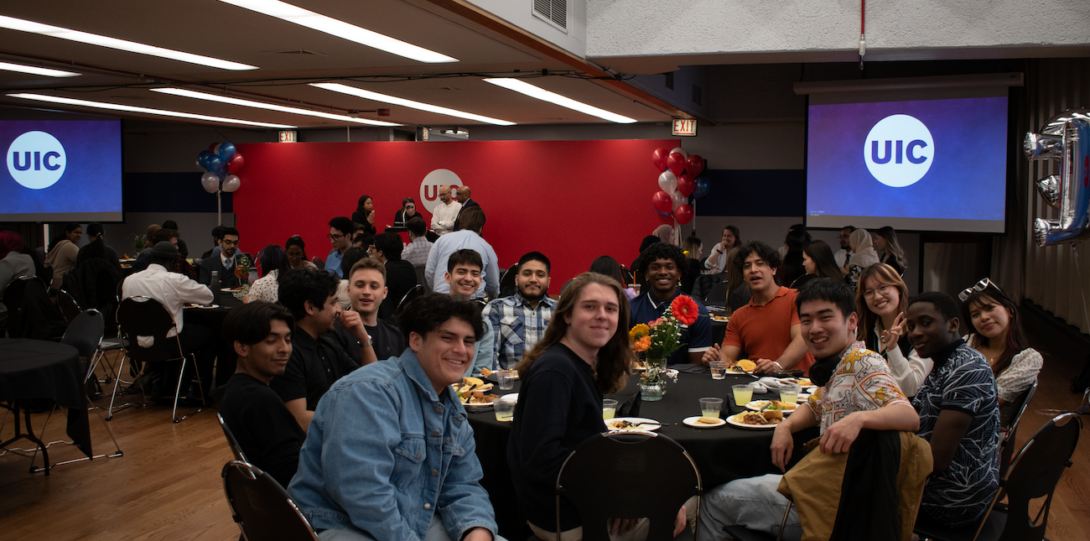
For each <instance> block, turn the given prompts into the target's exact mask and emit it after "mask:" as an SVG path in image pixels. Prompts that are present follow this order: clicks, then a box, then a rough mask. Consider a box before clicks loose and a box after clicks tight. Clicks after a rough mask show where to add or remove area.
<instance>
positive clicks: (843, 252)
mask: <svg viewBox="0 0 1090 541" xmlns="http://www.w3.org/2000/svg"><path fill="white" fill-rule="evenodd" d="M852 233H855V226H851V225H846V226H844V227H842V228H840V233H839V234H837V237H836V238H837V241H839V242H840V250H837V252H836V253H835V254H833V257H834V258H836V266H837V267H840V274H841V275H844V276H846V275H847V274H848V258H849V257H851V255H852V240H851V239H852Z"/></svg>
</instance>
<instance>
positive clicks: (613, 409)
mask: <svg viewBox="0 0 1090 541" xmlns="http://www.w3.org/2000/svg"><path fill="white" fill-rule="evenodd" d="M615 415H617V401H616V400H613V399H612V398H607V399H605V400H602V419H603V420H606V421H608V420H610V419H612V418H613V417H614V416H615Z"/></svg>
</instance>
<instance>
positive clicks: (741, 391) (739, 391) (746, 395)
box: [716, 385, 753, 417]
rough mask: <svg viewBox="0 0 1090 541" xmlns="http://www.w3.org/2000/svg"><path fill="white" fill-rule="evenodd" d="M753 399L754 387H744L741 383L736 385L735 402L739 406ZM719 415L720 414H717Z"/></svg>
mask: <svg viewBox="0 0 1090 541" xmlns="http://www.w3.org/2000/svg"><path fill="white" fill-rule="evenodd" d="M752 400H753V387H749V386H746V387H744V388H742V386H741V385H735V386H734V403H735V404H738V405H739V406H744V405H746V404H748V403H750V401H752ZM716 417H718V415H716Z"/></svg>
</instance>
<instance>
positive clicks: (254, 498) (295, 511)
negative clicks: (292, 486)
mask: <svg viewBox="0 0 1090 541" xmlns="http://www.w3.org/2000/svg"><path fill="white" fill-rule="evenodd" d="M223 491H224V492H225V493H227V502H228V503H229V504H230V505H231V518H233V519H234V520H235V522H236V523H237V524H238V527H239V529H240V530H242V535H243V536H244V537H245V538H246V540H247V541H266V540H270V541H281V540H284V541H292V540H300V541H301V540H309V541H318V534H316V533H315V532H314V528H312V527H311V525H310V522H308V521H307V518H306V517H304V516H303V513H301V512H299V508H298V507H297V506H296V505H295V502H294V501H293V500H292V499H291V496H289V495H288V493H287V492H286V491H285V490H284V488H283V487H281V486H280V484H279V483H277V482H276V480H275V479H273V478H272V476H271V475H268V474H266V473H265V472H263V471H261V469H260V468H258V467H257V466H253V465H251V464H248V463H246V462H242V461H238V460H232V461H231V462H228V463H227V464H225V465H224V466H223Z"/></svg>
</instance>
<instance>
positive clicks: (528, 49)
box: [0, 0, 676, 129]
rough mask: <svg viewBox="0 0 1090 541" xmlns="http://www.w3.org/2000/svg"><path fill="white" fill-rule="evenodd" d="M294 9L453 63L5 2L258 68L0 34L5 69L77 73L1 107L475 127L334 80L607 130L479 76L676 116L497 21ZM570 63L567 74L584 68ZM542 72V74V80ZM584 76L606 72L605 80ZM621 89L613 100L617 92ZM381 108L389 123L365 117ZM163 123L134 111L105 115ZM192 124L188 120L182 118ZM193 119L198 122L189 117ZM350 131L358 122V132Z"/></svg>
mask: <svg viewBox="0 0 1090 541" xmlns="http://www.w3.org/2000/svg"><path fill="white" fill-rule="evenodd" d="M292 3H293V4H294V5H297V6H299V7H304V8H306V9H309V10H311V11H314V12H317V13H321V14H323V15H327V16H329V17H333V18H335V19H339V20H342V21H345V22H348V23H351V24H354V25H357V26H360V27H363V28H366V29H368V30H372V31H375V32H379V33H381V34H385V35H387V36H390V37H393V38H396V39H400V40H402V41H406V42H409V43H412V44H414V45H417V46H420V47H424V48H426V49H430V50H433V51H436V52H439V53H441V54H444V55H447V56H450V57H453V58H456V59H457V60H458V61H457V62H448V63H423V62H419V61H416V60H411V59H408V58H404V57H401V56H397V55H394V54H391V53H387V52H384V51H381V50H378V49H374V48H371V47H368V46H365V45H361V44H358V43H355V42H352V41H348V40H346V39H342V38H339V37H335V36H332V35H329V34H326V33H322V32H319V31H316V30H312V29H310V28H306V27H303V26H299V25H296V24H292V23H289V22H285V21H282V20H280V19H277V18H274V17H271V16H268V15H264V14H261V13H257V12H254V11H250V10H247V9H243V8H240V7H236V6H234V5H230V4H228V3H225V2H220V1H216V0H173V1H171V2H147V1H144V0H112V1H110V2H87V1H81V0H54V1H41V2H21V3H7V4H5V6H4V7H3V8H0V15H2V16H7V17H13V18H18V19H25V20H29V21H33V22H36V23H41V24H48V25H53V26H58V27H64V28H69V29H74V30H79V31H83V32H89V33H94V34H100V35H104V36H109V37H112V38H118V39H124V40H129V41H134V42H138V43H144V44H149V45H154V46H157V47H162V48H166V49H174V50H178V51H184V52H187V53H193V54H198V55H204V56H208V57H213V58H218V59H221V60H228V61H231V62H237V63H241V64H247V65H251V66H257V67H258V68H259V69H254V70H239V71H235V70H227V69H218V68H212V67H207V66H202V65H197V64H191V63H187V62H182V61H178V60H171V59H166V58H159V57H156V56H149V55H144V54H137V53H132V52H125V51H120V50H115V49H110V48H106V47H101V46H96V45H90V44H85V43H79V42H74V41H67V40H63V39H58V38H55V37H50V36H45V35H38V34H33V33H28V32H22V31H17V30H11V29H6V28H0V62H12V63H22V64H32V65H35V66H40V67H45V68H53V69H62V70H68V71H74V72H78V73H80V74H81V75H80V76H79V77H67V78H51V77H44V76H38V75H28V74H23V73H15V72H9V71H0V103H2V104H5V105H15V106H20V107H41V108H47V109H53V110H67V111H76V112H94V113H99V114H102V113H103V111H101V110H94V109H88V108H84V107H80V106H74V105H59V104H52V103H39V102H34V101H28V100H25V99H21V98H15V97H11V96H10V94H13V93H19V92H26V93H37V94H46V95H52V96H63V97H68V98H74V99H82V100H90V101H100V102H109V103H115V104H123V105H129V106H136V107H145V108H153V109H168V110H174V111H183V112H187V113H195V114H201V115H213V116H222V117H229V118H236V119H242V120H248V121H254V122H267V123H276V124H287V125H292V126H299V127H332V126H344V125H346V124H348V123H346V122H344V121H340V120H328V119H323V118H315V117H310V116H301V115H297V114H291V113H284V112H276V111H267V110H260V109H253V108H249V107H242V106H238V105H231V104H223V103H217V102H209V101H203V100H195V99H192V98H186V97H179V96H172V95H167V94H161V93H157V92H152V91H151V90H150V89H151V88H157V87H169V86H174V87H184V88H188V89H192V90H197V91H202V92H210V93H215V94H219V95H228V96H232V97H236V98H242V99H250V100H255V101H263V102H267V103H275V104H279V105H289V106H296V107H300V108H304V109H311V110H317V111H323V112H329V113H335V114H341V115H345V114H349V112H350V111H353V110H355V111H360V113H359V117H360V118H366V119H373V120H381V121H386V122H395V123H398V124H403V125H406V126H408V127H410V129H411V127H412V126H413V125H426V126H452V125H460V126H472V125H475V124H478V122H476V121H472V120H464V119H460V118H454V117H451V116H447V115H442V114H437V113H432V112H425V111H421V110H417V109H411V108H406V107H403V106H398V105H391V104H388V103H380V102H377V101H371V100H367V99H363V98H360V97H355V96H349V95H344V94H339V93H335V92H331V91H328V90H323V89H319V88H315V87H312V86H309V85H308V83H312V82H340V83H344V84H347V85H351V86H356V87H358V88H362V89H366V90H370V91H373V92H379V93H382V94H387V95H393V96H397V97H400V98H405V99H409V100H415V101H420V102H425V103H429V104H433V105H438V106H443V107H448V108H452V109H458V110H461V111H467V112H471V113H476V114H478V115H484V116H488V117H493V118H498V119H502V120H506V121H510V122H514V123H519V124H543V123H585V122H605V121H604V120H601V119H599V118H597V117H593V116H590V115H587V114H584V113H580V112H576V111H573V110H571V109H567V108H564V107H561V106H559V105H554V104H551V103H547V102H544V101H540V100H537V99H534V98H530V97H528V96H525V95H523V94H519V93H516V92H513V91H511V90H507V89H505V88H501V87H498V86H495V85H492V84H488V83H486V82H484V81H483V80H482V79H483V78H484V77H520V78H522V77H530V78H528V79H526V81H527V82H529V83H531V84H534V85H537V86H540V87H542V88H544V89H546V90H550V91H553V92H556V93H558V94H561V95H563V96H567V97H569V98H572V99H575V100H578V101H582V102H585V103H588V104H590V105H593V106H596V107H599V108H601V109H605V110H607V111H610V112H613V113H617V114H620V115H624V116H627V117H630V118H632V119H635V120H637V121H645V122H652V121H657V122H661V121H665V120H668V119H669V118H670V117H671V113H673V114H676V111H672V110H671V108H670V107H669V106H668V105H667V104H664V103H662V102H657V101H656V100H655V99H654V98H650V97H649V96H641V95H640V91H638V90H636V89H632V91H631V92H629V91H627V90H626V89H625V88H624V87H625V85H624V84H623V83H619V82H618V81H602V80H591V79H589V78H588V77H589V76H590V75H588V73H587V71H585V70H580V69H575V68H573V62H572V57H570V55H566V53H563V52H562V51H559V52H557V51H552V52H549V51H546V52H543V50H546V49H548V48H549V46H546V45H543V44H542V43H541V42H537V43H534V42H533V40H528V39H517V38H512V37H511V36H512V33H511V32H500V31H496V26H495V24H491V25H489V24H479V22H480V19H476V20H475V21H474V20H469V19H467V18H464V17H462V16H460V15H458V14H455V13H454V12H451V11H448V10H446V9H444V8H442V7H439V5H441V4H445V3H447V2H442V1H429V0H411V1H403V0H363V1H361V0H292ZM574 60H575V65H576V68H577V67H579V60H578V59H574ZM543 70H547V71H548V76H545V77H542V71H543ZM592 75H603V74H602V73H601V72H598V73H596V74H592ZM618 88H620V90H619V89H618ZM380 108H386V109H390V110H391V114H390V116H386V117H379V116H377V115H376V113H375V112H368V111H373V110H375V109H380ZM106 114H119V115H121V116H125V117H130V118H149V119H157V120H161V119H162V117H158V116H151V115H145V114H142V113H113V112H106ZM187 122H188V121H187ZM194 122H199V121H194ZM353 125H355V124H353Z"/></svg>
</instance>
